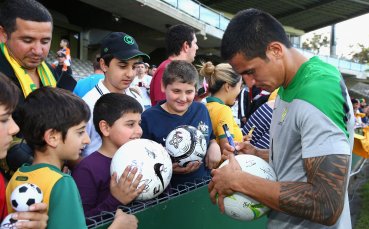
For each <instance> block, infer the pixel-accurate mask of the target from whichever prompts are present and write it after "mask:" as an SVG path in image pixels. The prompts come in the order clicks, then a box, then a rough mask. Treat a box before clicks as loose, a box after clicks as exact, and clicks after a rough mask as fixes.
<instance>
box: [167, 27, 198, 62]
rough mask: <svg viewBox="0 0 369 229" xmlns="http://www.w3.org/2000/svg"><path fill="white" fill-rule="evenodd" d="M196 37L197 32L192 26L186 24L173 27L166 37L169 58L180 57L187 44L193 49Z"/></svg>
mask: <svg viewBox="0 0 369 229" xmlns="http://www.w3.org/2000/svg"><path fill="white" fill-rule="evenodd" d="M194 35H195V30H194V29H193V28H192V27H191V26H188V25H184V24H179V25H173V26H171V27H170V28H169V30H168V31H167V33H166V36H165V41H166V49H167V54H168V56H172V55H176V56H178V55H179V54H180V52H181V49H182V45H183V43H185V42H187V44H188V45H189V46H190V47H191V45H192V41H193V39H194Z"/></svg>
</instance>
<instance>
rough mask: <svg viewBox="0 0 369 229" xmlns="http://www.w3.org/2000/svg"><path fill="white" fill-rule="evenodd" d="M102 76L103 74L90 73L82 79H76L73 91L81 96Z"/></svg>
mask: <svg viewBox="0 0 369 229" xmlns="http://www.w3.org/2000/svg"><path fill="white" fill-rule="evenodd" d="M103 78H104V74H92V75H90V76H88V77H86V78H84V79H80V80H78V81H77V85H76V87H75V88H74V90H73V93H74V94H76V95H78V96H79V97H81V98H82V97H83V96H84V95H85V94H86V93H87V92H89V91H90V90H91V89H92V88H93V87H95V85H96V84H97V83H98V82H99V81H100V80H101V79H103Z"/></svg>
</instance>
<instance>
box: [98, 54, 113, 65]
mask: <svg viewBox="0 0 369 229" xmlns="http://www.w3.org/2000/svg"><path fill="white" fill-rule="evenodd" d="M101 58H102V59H103V60H104V63H105V65H106V66H108V67H109V64H110V62H111V61H112V59H114V56H113V55H112V54H106V55H104V56H102V57H101Z"/></svg>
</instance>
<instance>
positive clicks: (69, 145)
mask: <svg viewBox="0 0 369 229" xmlns="http://www.w3.org/2000/svg"><path fill="white" fill-rule="evenodd" d="M60 135H61V133H60ZM60 141H61V143H60V145H58V148H59V149H60V150H58V153H59V155H58V157H59V159H60V160H77V159H78V158H79V155H80V154H81V153H82V150H83V149H84V147H85V145H87V144H89V143H90V138H89V136H88V134H87V132H86V122H85V121H83V122H81V123H80V124H78V125H76V126H72V127H71V128H69V129H68V132H67V135H66V136H65V140H64V142H63V139H62V138H61V137H60Z"/></svg>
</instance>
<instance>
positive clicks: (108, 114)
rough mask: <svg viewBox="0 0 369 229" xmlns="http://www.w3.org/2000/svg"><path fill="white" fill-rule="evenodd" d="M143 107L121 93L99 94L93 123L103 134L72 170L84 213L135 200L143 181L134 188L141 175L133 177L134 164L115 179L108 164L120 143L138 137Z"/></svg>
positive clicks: (96, 213)
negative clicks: (98, 147)
mask: <svg viewBox="0 0 369 229" xmlns="http://www.w3.org/2000/svg"><path fill="white" fill-rule="evenodd" d="M141 113H142V107H141V105H140V104H139V103H138V102H137V101H136V100H135V99H134V98H132V97H130V96H128V95H124V94H120V93H109V94H105V95H103V96H101V97H100V98H99V99H98V100H97V102H96V104H95V108H94V116H93V117H94V118H93V119H94V125H95V128H96V131H97V132H98V133H99V135H100V136H101V138H102V145H101V147H100V149H99V150H97V151H95V152H93V153H92V154H90V155H89V156H87V157H85V158H84V159H83V160H82V161H81V162H80V163H79V164H78V165H77V166H76V167H75V169H74V170H73V178H74V180H75V181H76V184H77V187H78V189H79V191H80V193H81V198H82V205H83V209H84V212H85V216H86V217H89V216H95V215H98V214H100V213H101V212H102V211H114V210H115V209H117V207H118V206H119V205H127V204H129V203H130V202H131V201H132V200H134V199H135V198H136V197H137V196H138V195H139V194H140V193H141V192H142V191H143V188H144V186H145V185H142V186H140V187H139V188H137V186H138V184H139V182H140V180H141V178H142V175H141V174H139V175H138V177H137V179H135V180H133V178H134V176H135V174H136V172H137V168H131V167H130V166H128V167H127V168H126V169H125V171H124V172H123V174H119V175H122V176H120V178H119V181H118V182H117V174H113V175H112V176H110V164H111V160H112V158H113V156H114V154H115V152H116V151H117V150H118V149H119V147H120V146H122V145H123V144H125V143H127V142H128V141H130V140H133V139H137V138H140V137H141V135H142V129H141V127H140V121H141Z"/></svg>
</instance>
